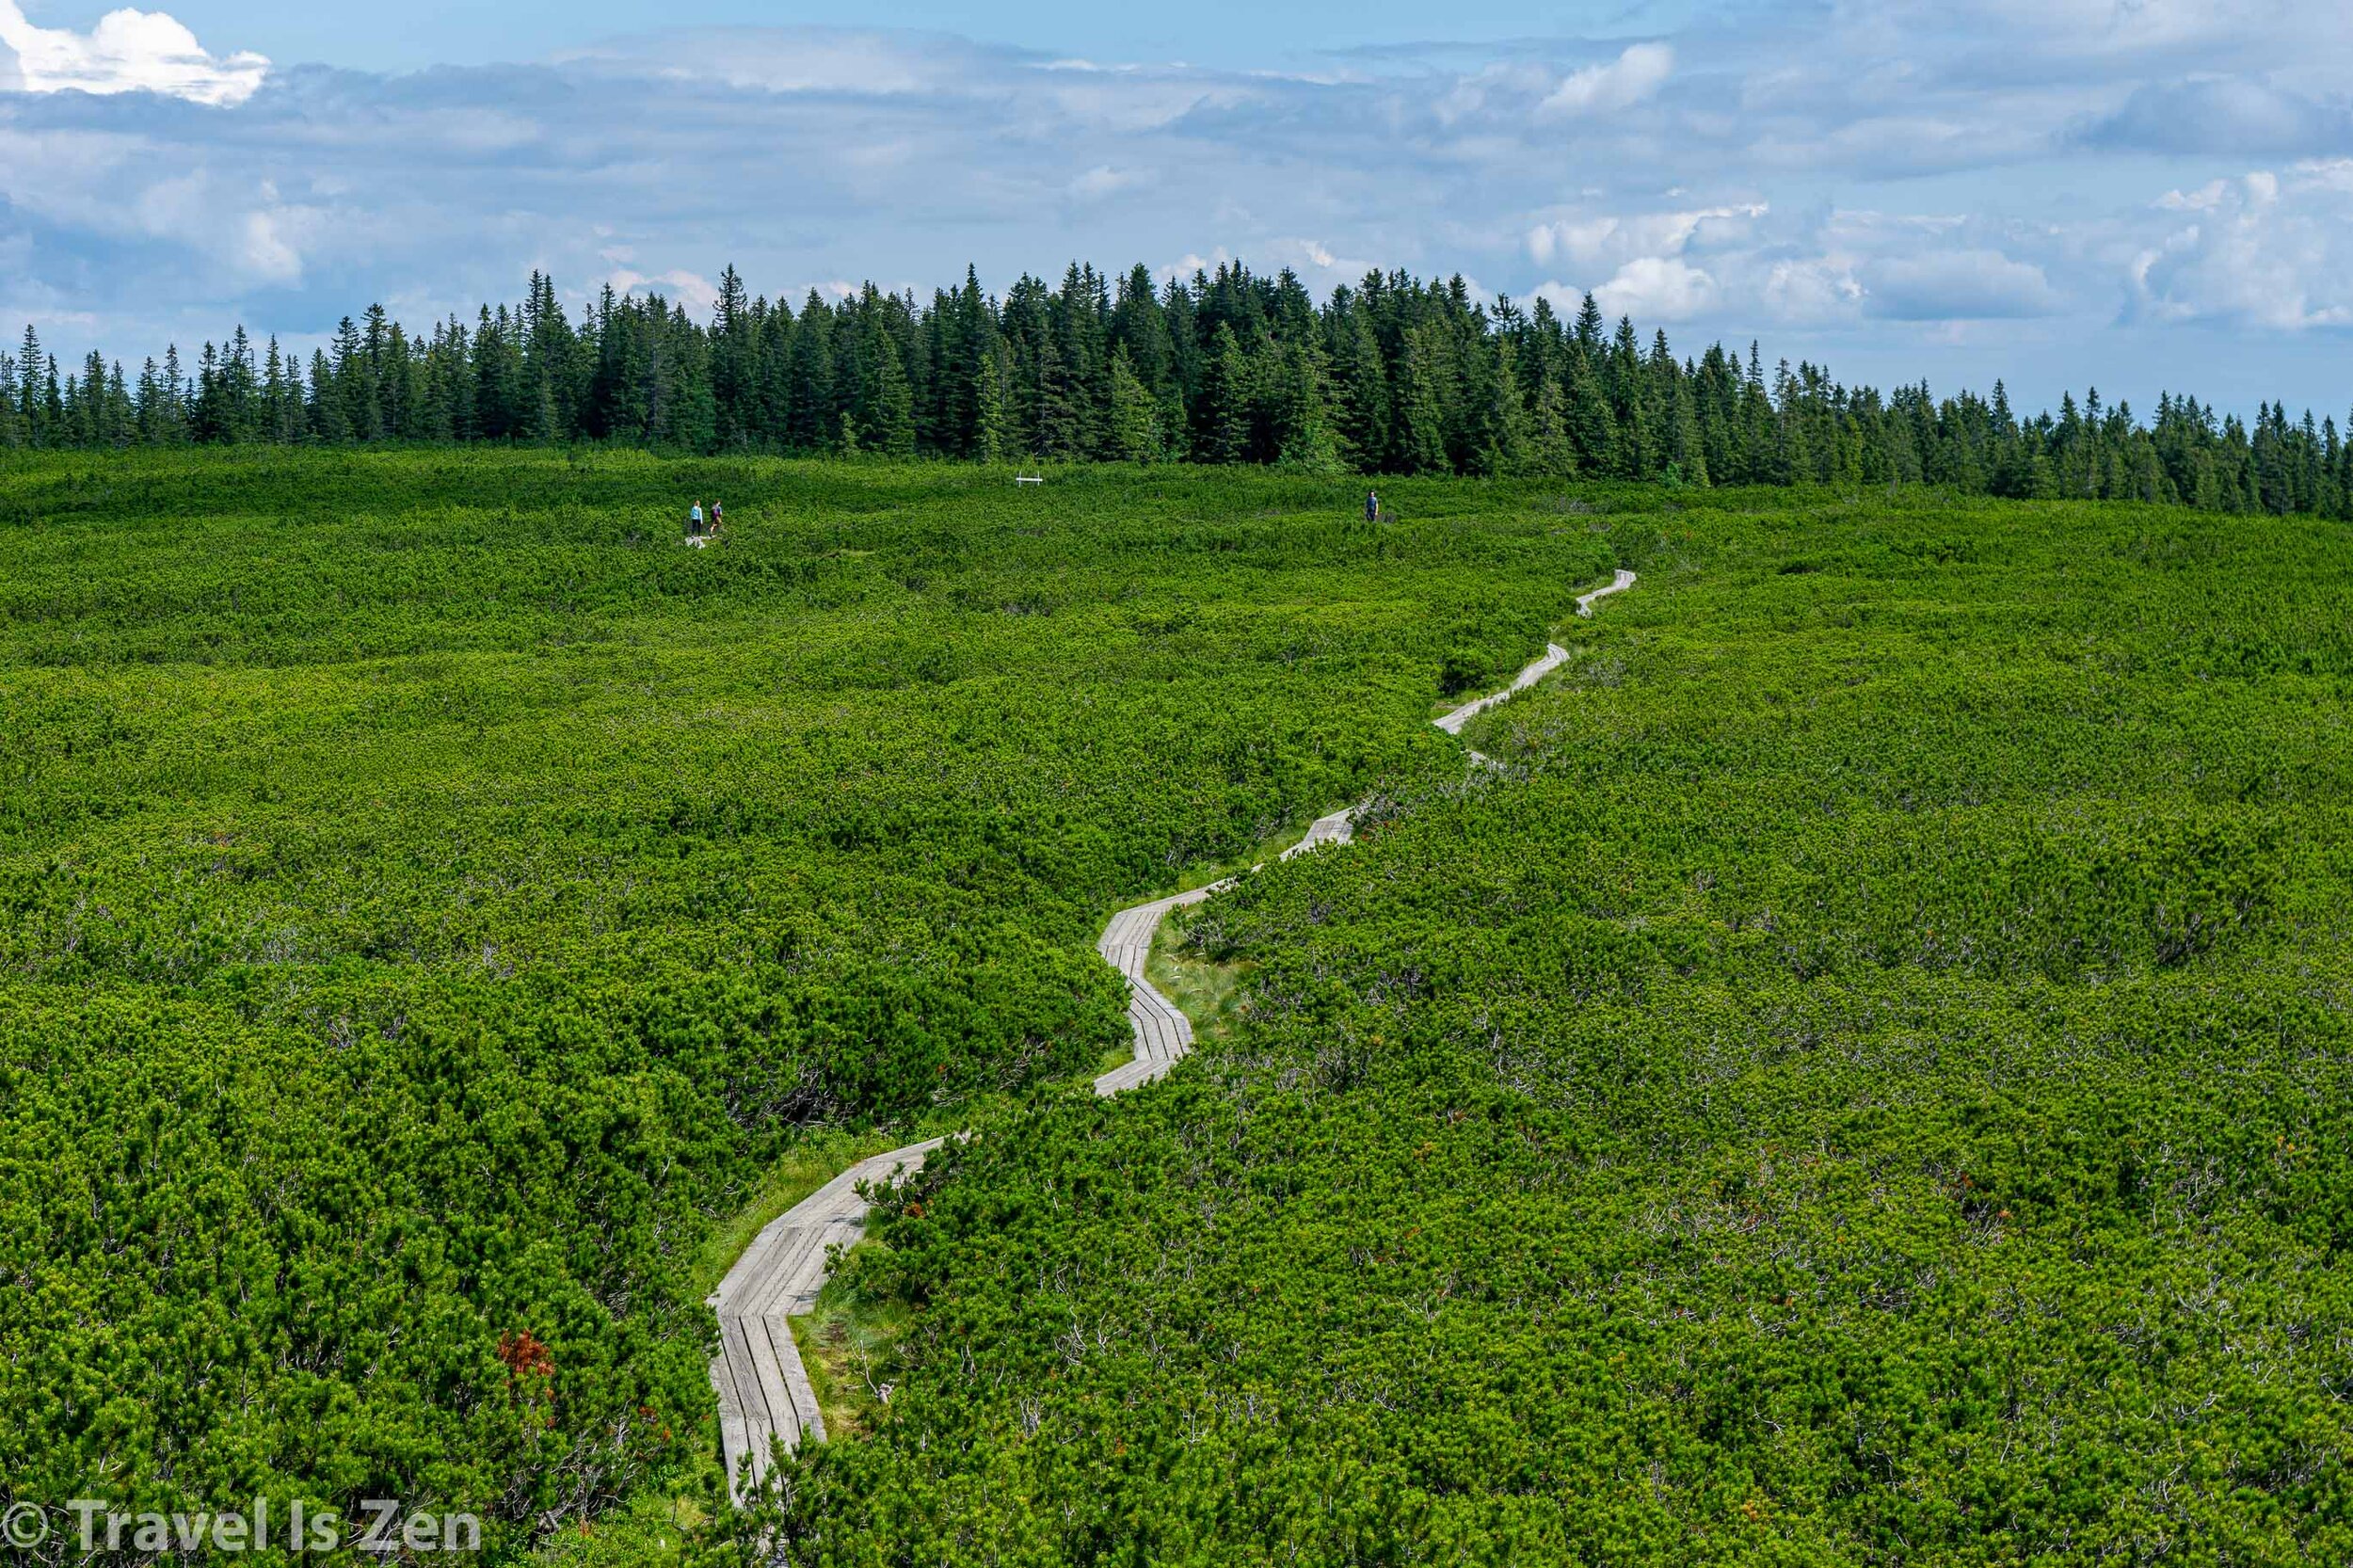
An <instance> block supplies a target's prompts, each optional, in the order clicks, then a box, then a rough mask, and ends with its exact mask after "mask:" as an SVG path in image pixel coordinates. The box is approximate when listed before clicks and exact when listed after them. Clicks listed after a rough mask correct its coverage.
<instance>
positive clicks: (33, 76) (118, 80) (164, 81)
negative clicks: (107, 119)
mask: <svg viewBox="0 0 2353 1568" xmlns="http://www.w3.org/2000/svg"><path fill="white" fill-rule="evenodd" d="M0 47H5V48H6V49H7V51H8V54H9V55H10V56H14V64H13V68H12V69H6V70H0V87H8V88H14V89H16V90H18V91H21V92H65V91H76V92H90V93H101V94H104V93H118V92H154V93H161V94H163V95H164V96H165V97H168V98H184V99H186V100H187V101H189V102H190V103H193V104H215V105H219V106H228V105H232V104H242V103H244V102H245V101H246V100H247V99H248V98H250V97H252V96H253V94H254V92H255V91H256V90H258V89H259V88H260V87H261V85H262V81H263V78H264V77H265V76H267V75H268V74H269V61H268V60H266V59H264V58H263V57H262V56H259V55H255V54H251V53H249V52H240V53H238V54H234V55H230V56H216V55H208V54H206V53H205V52H204V48H203V46H202V45H201V44H200V43H198V42H197V41H196V35H195V34H194V33H191V32H189V31H188V30H187V28H185V27H184V26H182V25H181V24H180V23H178V22H177V21H175V20H174V19H173V18H171V17H169V16H167V15H166V14H164V13H163V12H162V11H136V10H128V9H125V10H118V11H108V12H107V13H106V14H105V15H104V16H102V17H100V18H99V19H98V25H97V26H95V27H93V28H91V29H90V30H89V31H88V32H87V33H76V32H73V31H71V30H70V29H67V28H63V27H36V26H34V25H33V24H32V23H30V22H29V21H27V20H26V19H25V16H24V9H23V8H22V7H20V6H19V5H18V4H17V3H16V0H0Z"/></svg>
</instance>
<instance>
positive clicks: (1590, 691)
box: [784, 494, 2353, 1565]
mask: <svg viewBox="0 0 2353 1568" xmlns="http://www.w3.org/2000/svg"><path fill="white" fill-rule="evenodd" d="M1634 504H1635V503H1634V502H1633V501H1631V500H1629V499H1626V498H1621V502H1620V504H1619V506H1618V507H1617V508H1616V509H1614V510H1612V511H1610V512H1609V515H1607V516H1605V517H1604V518H1602V519H1600V520H1601V521H1603V522H1605V523H1606V524H1607V526H1608V534H1607V537H1608V540H1609V544H1610V545H1611V547H1612V550H1613V552H1615V555H1616V558H1617V559H1618V560H1619V561H1620V562H1622V563H1623V564H1625V565H1627V566H1631V567H1633V568H1637V569H1638V570H1639V571H1640V572H1641V583H1640V584H1639V585H1638V587H1637V588H1636V589H1635V590H1634V591H1633V592H1631V593H1628V594H1626V595H1625V596H1623V597H1621V598H1617V599H1613V600H1608V601H1605V604H1604V605H1603V607H1602V608H1601V609H1600V611H1599V613H1598V614H1597V616H1596V617H1595V618H1594V619H1593V621H1590V622H1577V623H1574V624H1572V625H1571V626H1570V627H1568V628H1567V629H1566V630H1565V631H1564V632H1562V633H1561V638H1562V640H1563V641H1564V643H1565V644H1566V645H1567V646H1568V647H1569V648H1570V650H1571V653H1572V655H1573V658H1572V661H1571V662H1570V664H1568V665H1567V666H1566V667H1565V668H1563V669H1562V670H1561V672H1560V673H1559V674H1558V675H1556V676H1555V677H1553V678H1552V679H1551V680H1549V681H1547V682H1546V683H1545V684H1544V685H1543V686H1540V687H1538V688H1537V689H1536V690H1534V691H1533V692H1531V693H1529V694H1528V695H1527V696H1523V697H1522V698H1519V699H1517V700H1514V701H1513V702H1511V703H1508V704H1506V705H1504V706H1503V707H1501V708H1499V709H1497V710H1496V711H1495V712H1493V713H1492V714H1491V715H1489V716H1486V717H1484V718H1482V719H1481V721H1479V723H1478V724H1477V725H1475V726H1474V727H1473V728H1472V729H1471V730H1470V731H1469V732H1467V733H1466V734H1465V741H1466V742H1468V743H1469V744H1472V745H1475V746H1477V747H1479V748H1480V749H1481V750H1482V751H1484V752H1486V753H1488V754H1489V755H1490V756H1492V757H1494V758H1495V759H1496V760H1497V762H1498V763H1499V764H1500V766H1499V767H1498V769H1497V770H1496V771H1494V772H1492V773H1472V772H1466V770H1465V767H1464V766H1463V764H1462V763H1461V761H1460V760H1458V759H1456V758H1453V757H1446V756H1439V755H1434V754H1430V753H1417V754H1415V755H1414V756H1412V757H1411V758H1409V759H1407V760H1405V761H1404V762H1403V763H1401V764H1400V765H1399V766H1397V767H1395V768H1394V769H1392V770H1390V771H1389V772H1387V773H1386V774H1385V776H1384V781H1383V783H1382V784H1381V786H1380V788H1379V791H1378V792H1377V794H1376V797H1375V805H1374V808H1373V809H1372V811H1371V812H1370V813H1369V817H1368V819H1367V820H1366V822H1365V823H1364V824H1363V828H1362V838H1361V839H1360V841H1359V842H1357V843H1356V844H1354V845H1353V846H1351V847H1349V848H1346V849H1340V850H1330V851H1321V852H1318V853H1316V854H1314V855H1311V856H1305V857H1303V858H1301V859H1299V860H1295V861H1291V862H1289V863H1286V864H1282V865H1279V866H1274V867H1269V868H1267V869H1265V870H1263V871H1261V872H1258V873H1257V874H1256V875H1253V876H1251V877H1250V878H1248V879H1247V880H1246V881H1245V882H1244V884H1243V885H1242V886H1241V888H1239V889H1237V890H1236V891H1234V892H1232V893H1230V894H1227V895H1225V896H1223V897H1220V898H1218V899H1215V900H1212V901H1210V902H1209V903H1208V904H1203V905H1201V906H1199V907H1198V908H1197V909H1195V910H1193V911H1191V912H1189V913H1188V914H1186V915H1183V916H1180V917H1178V918H1177V920H1174V921H1172V926H1173V927H1174V928H1175V929H1174V932H1173V936H1174V938H1175V941H1176V952H1175V953H1174V954H1173V956H1175V957H1176V958H1177V959H1178V960H1179V961H1181V962H1188V963H1193V964H1200V963H1214V964H1219V965H1228V966H1232V967H1234V968H1235V969H1236V970H1237V972H1239V973H1241V974H1242V975H1243V976H1244V977H1245V978H1244V980H1243V982H1242V984H1244V986H1245V988H1246V991H1247V1000H1248V1006H1247V1010H1246V1011H1245V1012H1243V1013H1242V1014H1241V1017H1240V1019H1239V1021H1238V1024H1237V1026H1236V1027H1235V1029H1234V1031H1233V1032H1231V1033H1230V1034H1228V1035H1225V1036H1223V1037H1219V1036H1205V1043H1204V1048H1203V1049H1202V1050H1201V1051H1200V1053H1198V1054H1197V1055H1196V1056H1195V1057H1194V1058H1193V1059H1192V1060H1190V1061H1188V1062H1186V1063H1184V1064H1180V1065H1179V1067H1178V1068H1177V1072H1176V1073H1175V1075H1174V1076H1173V1078H1172V1079H1171V1080H1170V1081H1168V1082H1167V1083H1165V1084H1163V1085H1161V1086H1159V1087H1156V1088H1154V1089H1151V1090H1147V1091H1144V1092H1143V1093H1140V1094H1137V1095H1135V1096H1128V1097H1127V1098H1123V1099H1120V1100H1117V1101H1113V1102H1111V1103H1109V1104H1097V1103H1096V1102H1094V1101H1092V1100H1090V1099H1088V1098H1086V1097H1084V1096H1064V1097H1061V1098H1057V1099H1053V1100H1051V1101H1049V1102H1046V1103H1042V1104H1038V1105H1035V1106H1032V1107H1030V1108H1027V1109H1024V1110H1023V1111H1021V1112H1018V1113H1017V1114H1015V1115H1013V1116H1011V1117H1009V1118H1008V1119H1007V1120H1006V1121H1005V1122H1003V1123H1001V1124H999V1125H997V1126H994V1127H991V1128H986V1129H984V1133H983V1135H982V1136H981V1137H980V1138H978V1139H977V1140H975V1141H973V1142H972V1143H971V1144H968V1145H966V1146H964V1147H962V1148H957V1149H951V1150H949V1151H947V1152H946V1153H943V1154H942V1155H940V1156H938V1157H936V1159H935V1160H934V1163H933V1164H932V1165H931V1167H930V1168H929V1169H928V1170H927V1171H926V1172H925V1173H924V1175H923V1176H922V1178H921V1179H920V1182H919V1183H918V1184H917V1185H916V1186H915V1187H914V1188H913V1189H911V1190H910V1191H909V1192H908V1193H907V1194H906V1195H905V1197H904V1201H903V1202H902V1203H901V1204H900V1205H899V1206H898V1208H897V1209H896V1212H895V1216H894V1217H892V1218H890V1219H889V1220H888V1223H887V1224H878V1226H877V1230H876V1236H877V1240H875V1241H874V1242H873V1243H872V1244H870V1245H869V1246H868V1247H867V1248H866V1249H864V1250H862V1251H861V1252H859V1253H858V1254H856V1256H855V1259H854V1262H853V1265H852V1267H851V1270H850V1272H849V1275H848V1277H847V1279H846V1280H844V1281H842V1282H840V1283H839V1284H837V1286H836V1289H837V1290H838V1291H840V1290H847V1291H851V1292H854V1293H862V1294H863V1295H865V1296H867V1297H869V1298H871V1299H872V1300H873V1301H875V1302H877V1303H892V1304H901V1305H903V1306H904V1307H907V1308H911V1309H912V1316H911V1319H910V1322H911V1325H912V1326H911V1328H910V1330H909V1332H908V1334H907V1336H905V1338H904V1342H903V1343H902V1345H901V1348H900V1352H899V1353H900V1356H901V1360H902V1363H903V1365H902V1366H901V1367H900V1368H898V1373H897V1375H898V1387H897V1390H896V1393H895V1396H894V1398H893V1399H892V1400H891V1401H890V1403H889V1405H888V1410H887V1412H886V1413H885V1414H883V1415H882V1416H880V1417H879V1418H878V1419H877V1421H876V1422H875V1424H874V1432H873V1435H872V1437H871V1438H870V1439H869V1440H867V1441H864V1442H860V1443H855V1444H840V1445H836V1446H834V1447H832V1448H824V1449H822V1450H818V1451H814V1452H812V1453H810V1454H809V1455H808V1456H807V1457H806V1458H805V1459H804V1460H803V1461H802V1462H801V1463H800V1464H798V1466H797V1467H796V1469H795V1471H794V1472H793V1473H792V1475H791V1477H790V1481H791V1491H790V1494H789V1496H788V1499H787V1502H786V1505H785V1508H784V1520H785V1540H786V1542H787V1544H788V1547H789V1557H790V1560H792V1561H793V1562H795V1563H812V1564H813V1563H830V1564H849V1563H875V1564H880V1563H929V1562H946V1561H957V1562H968V1561H970V1562H979V1561H988V1562H1036V1563H1046V1562H1057V1563H1059V1562H1108V1561H1118V1562H1153V1563H1188V1564H1191V1563H1199V1564H1212V1563H1220V1564H1223V1563H1269V1564H1272V1563H1294V1562H1296V1563H1320V1564H1337V1563H1409V1562H1415V1563H1420V1562H1444V1563H1502V1562H1515V1563H1560V1562H1589V1563H1645V1564H1648V1563H1656V1564H1662V1565H1663V1564H1679V1563H1705V1562H1721V1563H1728V1564H1729V1563H1753V1562H1780V1563H1790V1564H1801V1563H1803V1564H1812V1563H1825V1562H1844V1563H1858V1564H1860V1563H1897V1562H1938V1563H1987V1564H1993V1563H2023V1562H2038V1563H2041V1562H2085V1563H2090V1562H2141V1563H2148V1562H2183V1563H2191V1562H2196V1563H2215V1562H2233V1563H2255V1562H2343V1561H2345V1560H2346V1559H2347V1557H2348V1555H2353V1478H2348V1476H2347V1474H2346V1468H2345V1466H2346V1459H2347V1454H2348V1450H2349V1448H2353V1407H2349V1406H2348V1399H2353V1277H2349V1275H2348V1269H2347V1263H2346V1251H2347V1248H2348V1247H2349V1246H2353V1061H2349V1060H2348V1052H2349V1051H2353V1028H2348V1022H2347V1012H2346V1008H2347V1004H2348V1001H2353V996H2349V995H2348V980H2349V979H2353V945H2349V943H2348V929H2349V928H2348V922H2347V919H2346V910H2347V908H2348V905H2349V904H2353V897H2349V895H2353V835H2349V834H2348V828H2353V810H2349V809H2348V804H2347V803H2348V801H2353V744H2348V742H2349V741H2353V735H2349V734H2348V730H2347V723H2346V721H2347V703H2346V698H2347V696H2348V690H2349V688H2353V554H2349V553H2348V550H2347V545H2348V543H2349V542H2353V541H2348V538H2347V536H2346V534H2345V530H2344V529H2343V528H2342V527H2341V526H2338V525H2335V524H2325V523H2315V522H2312V521H2302V520H2285V521H2265V522H2250V523H2242V524H2228V523H2220V524H2217V523H2209V522H2207V521H2204V520H2200V519H2198V518H2195V517H2193V516H2191V515H2190V514H2187V513H2183V512H2176V511H2169V510H2160V509H2150V508H2130V507H2080V506H2025V505H2001V504H1965V503H1964V504H1952V503H1944V504H1938V503H1935V502H1933V501H1928V500H1915V501H1912V502H1907V503H1904V504H1895V503H1892V502H1890V501H1888V500H1887V499H1885V498H1884V497H1875V498H1872V499H1867V500H1858V499H1851V498H1841V497H1836V496H1827V495H1819V494H1817V495H1813V496H1810V497H1807V498H1803V499H1797V500H1784V499H1783V498H1779V497H1769V496H1760V495H1756V494H1751V495H1749V496H1747V497H1746V498H1745V499H1744V498H1741V497H1721V498H1715V499H1712V500H1709V501H1704V502H1697V503H1693V502H1691V501H1689V498H1684V504H1681V505H1679V506H1678V505H1662V504H1658V503H1657V501H1655V500H1654V501H1653V502H1650V503H1648V504H1643V505H1642V508H1641V510H1639V511H1630V510H1628V509H1627V508H1629V507H1631V506H1633V505H1634Z"/></svg>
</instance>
